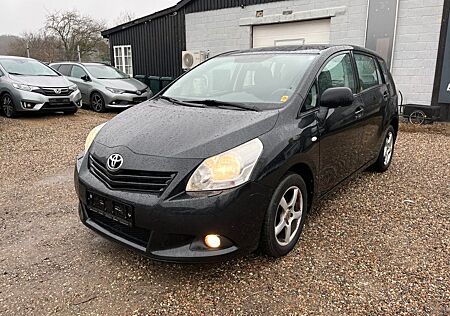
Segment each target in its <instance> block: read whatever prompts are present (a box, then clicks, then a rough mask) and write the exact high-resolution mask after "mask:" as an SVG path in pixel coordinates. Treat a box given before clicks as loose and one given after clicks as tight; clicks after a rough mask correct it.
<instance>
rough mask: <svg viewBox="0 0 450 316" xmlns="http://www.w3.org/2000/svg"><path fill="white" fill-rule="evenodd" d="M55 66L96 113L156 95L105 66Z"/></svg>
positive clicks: (85, 64)
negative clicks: (77, 89) (73, 84)
mask: <svg viewBox="0 0 450 316" xmlns="http://www.w3.org/2000/svg"><path fill="white" fill-rule="evenodd" d="M50 66H51V67H53V68H54V69H56V70H57V71H59V72H60V73H61V74H63V75H64V76H66V77H67V78H68V79H69V80H70V81H72V82H73V83H75V84H76V85H77V86H78V88H79V89H80V91H81V94H82V96H83V102H84V103H86V104H90V106H91V109H92V110H94V111H95V112H104V111H105V110H106V109H118V108H119V109H123V108H129V107H131V106H133V105H136V104H139V103H141V102H144V101H147V100H148V99H149V98H150V97H151V96H152V95H153V94H152V92H151V91H150V88H149V87H147V85H145V84H144V83H142V82H140V81H139V80H136V79H134V78H130V76H128V75H127V74H125V73H123V72H122V71H120V70H119V69H117V68H115V67H112V66H108V65H105V64H101V63H84V64H79V63H55V64H51V65H50Z"/></svg>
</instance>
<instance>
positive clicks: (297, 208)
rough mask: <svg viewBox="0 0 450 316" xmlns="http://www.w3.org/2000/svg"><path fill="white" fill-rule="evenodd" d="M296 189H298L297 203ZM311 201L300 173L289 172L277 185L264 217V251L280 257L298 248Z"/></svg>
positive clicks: (261, 246)
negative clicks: (296, 246) (309, 201)
mask: <svg viewBox="0 0 450 316" xmlns="http://www.w3.org/2000/svg"><path fill="white" fill-rule="evenodd" d="M294 192H297V198H296V199H295V203H293V201H294ZM283 200H284V202H283ZM283 205H284V206H283ZM307 205H308V191H307V189H306V184H305V181H303V178H302V177H301V176H299V175H298V174H293V173H291V174H288V175H287V176H286V177H285V178H284V179H283V180H282V181H281V183H280V184H279V185H278V187H277V188H276V190H275V192H274V194H273V196H272V200H271V202H270V205H269V208H268V210H267V212H266V215H265V218H264V224H263V228H262V232H261V241H260V249H261V250H262V252H263V253H265V254H266V255H269V256H271V257H275V258H279V257H282V256H285V255H287V254H288V253H289V252H291V251H292V250H293V249H294V247H295V245H296V244H297V241H298V239H299V238H300V235H301V233H302V230H303V224H304V222H305V218H306V212H307ZM288 226H289V227H290V234H289V235H288ZM277 232H278V233H277Z"/></svg>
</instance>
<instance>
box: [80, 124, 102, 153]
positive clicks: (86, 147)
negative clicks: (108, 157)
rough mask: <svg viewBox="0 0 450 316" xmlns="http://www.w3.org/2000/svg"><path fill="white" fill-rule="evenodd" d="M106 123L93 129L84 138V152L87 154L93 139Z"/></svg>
mask: <svg viewBox="0 0 450 316" xmlns="http://www.w3.org/2000/svg"><path fill="white" fill-rule="evenodd" d="M105 124H106V123H103V124H101V125H99V126H97V127H94V128H93V129H92V130H91V131H90V132H89V134H88V136H87V138H86V142H85V144H84V151H85V152H88V150H89V148H90V147H91V145H92V143H93V142H94V139H95V137H96V136H97V134H98V133H99V132H100V130H101V129H102V128H103V126H105Z"/></svg>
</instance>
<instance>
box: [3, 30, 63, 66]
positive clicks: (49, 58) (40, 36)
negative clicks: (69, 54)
mask: <svg viewBox="0 0 450 316" xmlns="http://www.w3.org/2000/svg"><path fill="white" fill-rule="evenodd" d="M27 47H29V49H30V57H32V58H35V59H39V60H41V61H45V62H49V63H50V62H55V61H59V60H62V59H63V58H64V53H63V49H62V46H61V42H60V41H59V40H58V38H56V37H54V36H52V35H49V34H47V33H45V32H44V31H40V32H36V33H24V34H23V35H22V36H21V37H18V38H16V39H15V40H14V41H13V42H12V43H11V45H10V48H9V52H8V54H9V55H15V56H24V57H26V56H27Z"/></svg>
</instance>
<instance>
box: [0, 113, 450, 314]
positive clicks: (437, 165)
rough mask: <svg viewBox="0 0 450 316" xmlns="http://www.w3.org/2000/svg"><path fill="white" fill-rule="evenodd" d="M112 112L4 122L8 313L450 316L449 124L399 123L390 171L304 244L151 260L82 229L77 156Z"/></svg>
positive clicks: (1, 298)
mask: <svg viewBox="0 0 450 316" xmlns="http://www.w3.org/2000/svg"><path fill="white" fill-rule="evenodd" d="M112 116H113V114H103V115H98V114H94V113H91V112H87V111H80V112H79V113H78V114H77V115H75V116H52V117H34V118H24V119H20V120H8V119H5V118H0V161H1V165H0V314H1V315H52V314H59V315H77V314H80V315H442V316H444V315H450V274H449V271H450V154H449V153H450V127H449V125H435V126H434V127H426V128H420V127H419V128H411V127H402V132H401V133H400V135H399V140H398V144H397V148H396V154H395V160H394V163H393V165H392V167H391V169H390V170H389V171H388V172H387V173H385V174H382V175H380V174H371V173H368V172H367V173H364V174H362V175H361V176H360V177H359V178H357V179H355V180H353V181H351V182H350V183H348V184H346V185H344V186H343V187H342V188H341V189H340V190H339V191H338V192H336V193H334V194H333V195H331V196H329V197H328V198H327V199H326V200H325V201H323V202H322V203H321V205H318V207H317V208H316V209H315V210H314V211H313V212H312V213H311V214H310V216H309V218H308V220H307V222H306V225H305V228H304V233H303V235H302V238H301V240H300V242H299V244H298V246H297V248H296V249H295V251H294V252H293V253H292V254H291V255H289V256H288V257H286V258H283V259H279V260H273V259H270V258H266V257H262V256H260V255H258V254H252V255H249V256H247V257H245V258H241V259H238V260H234V261H230V262H226V263H222V264H215V265H176V264H163V263H157V262H153V261H151V260H148V259H145V258H142V257H141V256H139V255H137V254H135V253H133V252H132V251H129V250H126V249H124V248H122V247H120V246H118V245H116V244H114V243H111V242H109V241H106V240H104V239H102V238H101V237H98V236H97V235H95V234H94V233H92V232H91V231H89V230H88V229H87V228H84V226H82V225H81V223H80V222H79V220H78V218H77V201H76V196H75V193H74V190H73V180H72V173H73V161H74V157H75V155H76V154H77V153H78V152H79V151H81V149H82V146H83V143H84V139H85V136H86V135H87V133H88V131H89V130H90V129H91V128H92V127H94V126H95V125H97V124H100V123H102V122H104V121H106V120H107V119H109V118H111V117H112Z"/></svg>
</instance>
